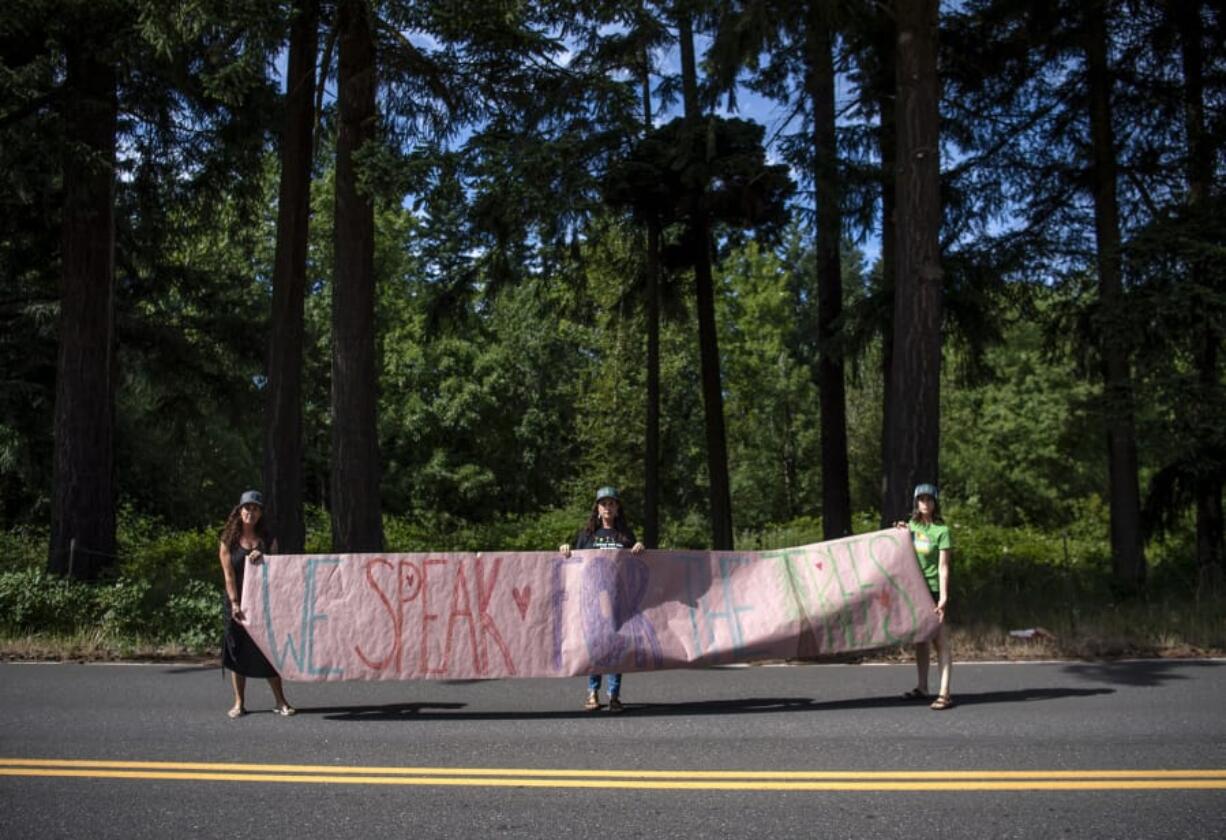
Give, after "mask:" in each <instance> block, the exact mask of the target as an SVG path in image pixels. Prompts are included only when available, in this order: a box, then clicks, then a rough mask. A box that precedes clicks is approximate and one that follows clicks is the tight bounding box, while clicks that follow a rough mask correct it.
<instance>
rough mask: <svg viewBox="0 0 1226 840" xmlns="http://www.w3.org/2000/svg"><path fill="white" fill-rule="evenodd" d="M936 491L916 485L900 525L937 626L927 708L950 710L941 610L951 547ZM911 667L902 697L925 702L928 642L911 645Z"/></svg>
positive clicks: (949, 664) (945, 597) (948, 659)
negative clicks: (914, 676)
mask: <svg viewBox="0 0 1226 840" xmlns="http://www.w3.org/2000/svg"><path fill="white" fill-rule="evenodd" d="M938 495H939V494H938V492H937V487H936V485H935V484H918V485H916V487H915V493H914V494H913V499H914V502H915V508H914V510H913V511H912V512H911V520H910V521H909V522H905V523H903V522H900V523H898V524H899V525H900V526H905V527H906V528H908V529H910V531H911V543H912V545H914V546H915V556H916V558H917V559H918V560H919V566H920V571H921V572H923V574H924V582H925V583H927V584H928V589H929V591H931V592H932V600H933V601H935V602H936V606H935V607H934V611H935V612H936V614H937V620H938V621H939V622H940V625H939V627H938V629H937V635H936V637H935V638H934V639H933V640H932V644H934V645H935V646H936V649H937V662H938V664H939V665H940V669H941V692H940V693H939V694H938V695H937V696H936V699H935V700H933V701H932V706H931V708H933V709H935V710H937V711H944V710H945V709H950V708H953V705H954V701H953V698H951V697H950V695H949V677H950V671H952V670H953V652H952V651H951V650H950V648H949V629H948V625H946V623H945V607H946V604H947V603H948V601H949V554H950V552H951V551H952V550H953V544H952V543H951V542H950V539H949V526H947V525H946V524H945V521H944V520H943V519H942V518H941V505H940V503H939V502H938V500H937V499H938ZM915 666H916V668H917V669H918V671H919V681H918V682H917V684H916V686H915V688H913V689H911V690H910V691H908V692H907V693H906V694H905V695H903V696H904V697H907V698H908V699H912V700H920V699H923V700H926V699H928V642H919V643H917V644H916V645H915Z"/></svg>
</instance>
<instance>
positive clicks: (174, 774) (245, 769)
mask: <svg viewBox="0 0 1226 840" xmlns="http://www.w3.org/2000/svg"><path fill="white" fill-rule="evenodd" d="M0 776H23V777H61V778H87V779H146V780H159V781H160V780H183V781H210V782H282V783H296V784H344V785H419V786H420V785H430V786H450V787H491V788H495V787H519V788H606V789H628V790H729V791H786V790H791V791H911V790H937V791H974V790H1226V770H950V771H941V770H937V771H911V772H903V771H898V772H893V771H872V772H855V771H725V770H555V769H532V768H494V767H344V766H333V765H328V764H223V763H213V762H194V761H88V760H78V759H71V760H70V759H37V758H0Z"/></svg>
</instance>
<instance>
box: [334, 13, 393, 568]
mask: <svg viewBox="0 0 1226 840" xmlns="http://www.w3.org/2000/svg"><path fill="white" fill-rule="evenodd" d="M337 29H338V31H339V33H340V35H339V41H340V55H339V60H338V73H337V103H338V111H339V123H338V128H337V137H336V211H335V212H336V231H335V245H334V253H335V261H336V265H335V268H334V275H333V284H332V548H333V550H334V551H349V552H357V551H381V550H382V549H383V522H382V516H381V508H380V498H379V481H380V472H381V470H380V465H379V440H378V428H377V418H376V403H377V388H378V383H377V377H376V372H375V274H374V244H375V238H374V229H375V216H374V205H373V203H372V201H371V198H370V196H368V195H364V194H362V193H360V192H359V189H358V183H357V171H356V168H355V164H354V154H355V153H356V152H357V151H358V150H359V149H361V147H362V146H363V145H364V144H365V143H368V142H373V141H374V138H375V120H376V114H375V44H374V38H373V36H372V34H371V20H370V8H369V6H368V5H367V4H366V3H365V2H364V0H342V2H341V3H340V4H339V5H338V7H337Z"/></svg>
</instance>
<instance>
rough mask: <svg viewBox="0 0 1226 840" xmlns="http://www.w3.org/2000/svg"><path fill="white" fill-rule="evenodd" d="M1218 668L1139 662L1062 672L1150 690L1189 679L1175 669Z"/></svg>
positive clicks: (1201, 663)
mask: <svg viewBox="0 0 1226 840" xmlns="http://www.w3.org/2000/svg"><path fill="white" fill-rule="evenodd" d="M1221 665H1222V663H1221V662H1207V661H1205V660H1203V659H1139V660H1133V661H1131V662H1079V663H1077V664H1075V665H1066V666H1064V669H1063V670H1064V671H1065V672H1066V673H1069V674H1072V675H1073V676H1075V677H1081V678H1082V679H1085V680H1093V681H1094V682H1104V683H1115V684H1116V685H1131V686H1137V687H1144V688H1153V687H1155V686H1159V685H1162V684H1163V683H1166V682H1170V681H1172V680H1186V679H1189V675H1188V674H1180V673H1177V672H1176V669H1178V670H1181V671H1182V670H1186V669H1188V668H1191V667H1198V668H1210V667H1212V668H1217V667H1220V666H1221Z"/></svg>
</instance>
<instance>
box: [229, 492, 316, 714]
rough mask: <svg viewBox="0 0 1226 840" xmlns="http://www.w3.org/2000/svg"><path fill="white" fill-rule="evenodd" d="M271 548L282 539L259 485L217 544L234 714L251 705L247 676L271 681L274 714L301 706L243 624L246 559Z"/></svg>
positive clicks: (244, 500)
mask: <svg viewBox="0 0 1226 840" xmlns="http://www.w3.org/2000/svg"><path fill="white" fill-rule="evenodd" d="M266 549H267V550H270V551H276V550H277V543H276V540H273V539H271V538H270V537H269V535H268V528H267V526H266V525H265V523H264V497H263V496H261V495H260V493H259V492H258V491H256V490H248V491H247V492H246V493H244V494H243V495H242V498H240V499H239V500H238V504H237V505H236V506H235V507H234V509H233V510H232V511H230V516H229V517H228V518H227V519H226V524H225V527H224V528H222V531H221V546H220V547H219V549H218V556H219V557H220V559H221V571H222V575H223V576H224V577H225V582H226V600H225V602H224V608H223V613H224V615H225V624H226V629H225V637H224V640H223V644H222V652H221V667H222V668H229V669H230V676H231V678H232V680H233V685H234V705H233V706H232V707H231V708H230V711H229V712H227V713H226V714H228V715H229V716H230V717H231V718H238V717H242V716H243V715H245V714H247V707H246V706H245V705H244V693H245V691H246V688H247V677H264V678H265V679H267V680H268V686H269V687H270V688H271V689H272V694H273V697H274V698H275V699H276V702H277V705H276V707H275V708H274V709H273V712H274V713H275V714H278V715H281V716H283V717H288V716H290V715H292V714H294V713H295V712H296V711H297V710H296V709H295V708H294V707H293V706H291V705H290V704H289V701H288V700H286V699H285V692H284V691H283V690H282V687H281V676H280V675H279V674H278V673H277V670H276V669H275V668H274V667H273V666H272V663H271V662H269V661H268V660H267V659H266V658H265V657H264V654H263V653H262V652H261V651H260V649H259V648H258V647H256V645H255V642H253V641H251V637H250V636H248V635H247V630H246V629H245V628H244V627H243V625H242V622H243V621H245V620H246V617H245V616H244V615H243V608H242V596H243V572H244V571H245V569H246V567H247V561H248V560H250V561H251V562H252V563H259V562H260V560H261V558H262V557H263V552H264V551H265V550H266Z"/></svg>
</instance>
